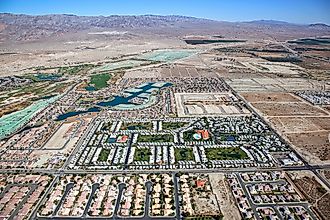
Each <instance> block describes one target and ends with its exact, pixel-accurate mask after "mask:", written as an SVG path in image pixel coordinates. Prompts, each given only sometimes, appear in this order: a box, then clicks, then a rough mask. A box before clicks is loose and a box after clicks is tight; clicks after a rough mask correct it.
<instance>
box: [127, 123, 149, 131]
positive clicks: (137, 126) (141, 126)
mask: <svg viewBox="0 0 330 220" xmlns="http://www.w3.org/2000/svg"><path fill="white" fill-rule="evenodd" d="M151 129H152V123H151V122H128V123H125V122H124V123H123V124H122V126H121V130H151Z"/></svg>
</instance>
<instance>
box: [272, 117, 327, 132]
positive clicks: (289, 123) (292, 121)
mask: <svg viewBox="0 0 330 220" xmlns="http://www.w3.org/2000/svg"><path fill="white" fill-rule="evenodd" d="M269 120H270V122H271V123H272V124H273V125H274V126H275V128H277V129H278V130H279V131H281V132H284V133H296V132H299V133H304V132H309V131H319V130H321V131H322V130H330V117H304V116H302V117H272V118H270V119H269Z"/></svg>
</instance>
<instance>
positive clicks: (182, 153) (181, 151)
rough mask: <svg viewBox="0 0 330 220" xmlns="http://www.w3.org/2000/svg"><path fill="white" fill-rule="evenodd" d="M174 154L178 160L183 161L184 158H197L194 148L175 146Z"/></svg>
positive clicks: (189, 159) (188, 159)
mask: <svg viewBox="0 0 330 220" xmlns="http://www.w3.org/2000/svg"><path fill="white" fill-rule="evenodd" d="M174 155H175V159H176V160H177V161H182V160H187V161H191V160H195V157H194V153H193V150H192V148H175V149H174Z"/></svg>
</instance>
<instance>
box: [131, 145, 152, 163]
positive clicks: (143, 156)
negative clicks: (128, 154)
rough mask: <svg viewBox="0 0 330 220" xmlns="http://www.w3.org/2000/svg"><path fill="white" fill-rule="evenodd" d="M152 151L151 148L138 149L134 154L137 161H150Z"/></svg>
mask: <svg viewBox="0 0 330 220" xmlns="http://www.w3.org/2000/svg"><path fill="white" fill-rule="evenodd" d="M150 155H151V151H150V149H149V148H136V149H135V152H134V160H135V161H150Z"/></svg>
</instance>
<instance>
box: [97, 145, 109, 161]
mask: <svg viewBox="0 0 330 220" xmlns="http://www.w3.org/2000/svg"><path fill="white" fill-rule="evenodd" d="M109 154H110V150H109V149H105V148H103V149H102V150H101V153H100V154H99V157H98V158H97V161H107V159H108V156H109Z"/></svg>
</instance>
